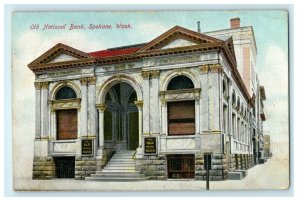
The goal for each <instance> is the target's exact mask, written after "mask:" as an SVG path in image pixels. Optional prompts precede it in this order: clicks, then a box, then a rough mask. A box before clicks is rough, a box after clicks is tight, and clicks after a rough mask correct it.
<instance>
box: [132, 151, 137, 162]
mask: <svg viewBox="0 0 300 201" xmlns="http://www.w3.org/2000/svg"><path fill="white" fill-rule="evenodd" d="M132 159H134V160H135V159H136V151H135V152H134V154H133V156H132Z"/></svg>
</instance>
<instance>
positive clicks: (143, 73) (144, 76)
mask: <svg viewBox="0 0 300 201" xmlns="http://www.w3.org/2000/svg"><path fill="white" fill-rule="evenodd" d="M141 75H142V77H143V78H144V79H145V80H146V79H149V78H150V75H151V71H148V70H147V71H146V70H142V72H141Z"/></svg>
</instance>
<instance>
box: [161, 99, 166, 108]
mask: <svg viewBox="0 0 300 201" xmlns="http://www.w3.org/2000/svg"><path fill="white" fill-rule="evenodd" d="M160 102H161V105H162V106H163V107H165V106H166V105H167V101H166V99H160Z"/></svg>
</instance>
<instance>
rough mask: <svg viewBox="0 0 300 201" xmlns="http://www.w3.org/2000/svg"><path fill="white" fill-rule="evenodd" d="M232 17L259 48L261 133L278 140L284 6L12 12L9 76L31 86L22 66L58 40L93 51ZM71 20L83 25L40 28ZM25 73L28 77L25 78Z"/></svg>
mask: <svg viewBox="0 0 300 201" xmlns="http://www.w3.org/2000/svg"><path fill="white" fill-rule="evenodd" d="M233 17H239V18H240V19H241V26H253V29H254V33H255V39H256V43H257V50H258V52H257V65H256V69H257V72H258V74H259V77H260V80H261V84H262V85H264V86H265V90H266V95H267V101H266V102H265V113H266V117H267V121H266V122H265V131H266V132H265V133H266V134H271V136H273V139H274V140H275V141H277V142H280V141H282V140H285V141H288V113H287V111H288V108H287V106H288V105H287V104H288V88H287V87H288V26H287V23H288V13H287V12H285V11H283V10H277V11H275V10H273V11H271V10H261V11H257V10H251V11H163V12H162V11H153V12H151V11H150V12H149V11H148V12H141V11H137V12H125V11H123V12H116V11H114V12H26V13H25V12H23V13H22V12H19V13H18V12H17V13H14V14H13V18H12V31H13V37H12V44H13V57H14V58H15V59H14V60H13V65H14V67H15V68H19V69H20V70H19V71H16V74H15V75H14V76H15V77H18V76H20V80H22V79H23V81H24V82H25V83H29V85H28V87H30V89H31V90H33V88H32V83H33V79H34V76H33V73H32V72H31V71H29V70H28V68H27V67H26V66H27V64H28V63H30V62H31V61H33V60H34V59H35V58H37V57H38V56H40V55H41V54H42V53H44V52H45V51H47V50H48V49H50V48H51V47H52V46H54V45H56V44H57V43H59V42H60V43H64V44H67V45H69V46H72V47H74V48H77V49H79V50H82V51H85V52H92V51H97V50H101V49H106V48H110V47H117V46H124V45H131V44H136V43H144V42H149V41H151V40H152V39H154V38H155V37H157V36H159V35H160V34H162V33H164V32H165V31H167V30H168V29H170V28H172V27H173V26H176V25H179V26H182V27H185V28H187V29H191V30H195V31H196V29H197V21H200V22H201V31H202V32H209V31H214V30H220V29H227V28H229V20H230V18H233ZM71 23H73V24H79V25H80V24H84V25H85V27H86V29H85V30H77V31H69V30H48V31H42V30H41V29H42V27H43V26H44V24H55V25H63V24H67V27H68V26H69V25H70V24H71ZM90 23H92V24H111V25H112V26H113V27H115V24H116V23H123V24H128V23H130V24H131V26H132V29H129V30H118V29H112V30H89V29H88V28H87V27H88V26H89V24H90ZM32 24H39V26H40V28H39V30H31V29H30V28H29V27H30V25H32ZM13 72H14V71H13ZM23 75H27V76H23ZM29 77H30V79H32V80H30V81H28V78H29ZM24 82H23V83H24ZM25 86H26V85H25ZM25 86H24V87H25ZM274 108H275V109H274Z"/></svg>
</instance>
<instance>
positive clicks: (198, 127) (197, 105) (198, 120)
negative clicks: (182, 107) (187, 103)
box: [195, 98, 200, 134]
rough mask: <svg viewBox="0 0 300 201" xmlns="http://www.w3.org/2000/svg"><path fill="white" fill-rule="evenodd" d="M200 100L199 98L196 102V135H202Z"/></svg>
mask: <svg viewBox="0 0 300 201" xmlns="http://www.w3.org/2000/svg"><path fill="white" fill-rule="evenodd" d="M199 102H200V100H199V98H198V99H196V100H195V122H196V125H195V134H200V111H199V110H200V104H199Z"/></svg>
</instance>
